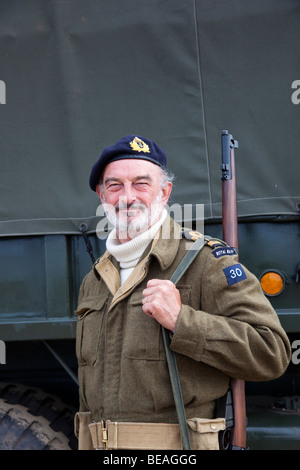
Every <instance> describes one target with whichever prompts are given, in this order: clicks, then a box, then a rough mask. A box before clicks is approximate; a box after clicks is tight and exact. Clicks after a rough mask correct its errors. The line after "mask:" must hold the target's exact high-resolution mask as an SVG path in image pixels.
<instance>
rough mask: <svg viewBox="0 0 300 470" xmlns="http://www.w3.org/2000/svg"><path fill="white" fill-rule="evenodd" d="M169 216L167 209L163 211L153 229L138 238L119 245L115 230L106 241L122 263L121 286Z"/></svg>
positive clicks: (111, 252)
mask: <svg viewBox="0 0 300 470" xmlns="http://www.w3.org/2000/svg"><path fill="white" fill-rule="evenodd" d="M166 216H167V211H166V209H163V213H162V216H161V218H160V219H159V220H158V222H156V223H155V224H154V225H152V227H150V228H149V229H148V230H146V231H145V232H142V233H141V234H140V235H138V236H137V237H135V238H133V239H132V240H129V241H128V242H125V243H119V240H118V238H117V236H116V229H113V230H112V232H111V233H110V234H109V236H108V238H107V241H106V249H107V251H108V252H109V253H110V254H111V255H113V256H114V257H115V258H116V260H117V261H118V262H119V263H120V277H121V285H122V284H123V283H124V281H126V279H127V278H128V277H129V276H130V274H131V272H132V271H133V270H134V268H135V266H136V265H137V263H138V261H139V259H140V257H141V255H142V253H143V252H144V251H145V249H146V247H147V246H148V244H149V243H150V241H151V240H153V238H154V237H155V235H156V234H157V232H158V230H159V229H160V227H161V226H162V224H163V222H164V220H165V218H166Z"/></svg>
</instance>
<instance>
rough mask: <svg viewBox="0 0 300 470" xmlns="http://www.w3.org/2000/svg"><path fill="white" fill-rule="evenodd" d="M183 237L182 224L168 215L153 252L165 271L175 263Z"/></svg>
mask: <svg viewBox="0 0 300 470" xmlns="http://www.w3.org/2000/svg"><path fill="white" fill-rule="evenodd" d="M181 238H182V231H181V228H180V226H179V225H178V224H177V223H176V222H174V220H173V219H172V218H171V217H170V216H169V215H168V216H167V217H166V220H165V221H164V223H163V225H162V227H161V232H160V236H159V239H158V241H157V243H156V245H155V246H154V248H153V250H152V252H151V255H152V256H155V257H156V259H157V260H158V262H159V264H160V267H161V269H162V270H163V271H164V270H165V269H167V268H168V267H169V266H171V264H172V263H173V261H174V259H175V256H176V254H177V251H178V247H179V243H180V239H181Z"/></svg>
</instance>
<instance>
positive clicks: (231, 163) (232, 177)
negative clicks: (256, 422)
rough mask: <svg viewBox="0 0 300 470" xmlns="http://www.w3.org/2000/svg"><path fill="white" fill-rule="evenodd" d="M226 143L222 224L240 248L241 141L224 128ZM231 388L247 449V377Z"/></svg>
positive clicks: (236, 442) (236, 430) (234, 433)
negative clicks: (238, 188)
mask: <svg viewBox="0 0 300 470" xmlns="http://www.w3.org/2000/svg"><path fill="white" fill-rule="evenodd" d="M221 142H222V165H221V170H222V177H221V179H222V224H223V240H224V241H225V242H226V243H227V244H228V245H229V246H231V247H233V248H236V250H238V247H239V246H238V245H239V242H238V220H237V200H236V172H235V158H234V149H235V148H238V142H237V141H236V140H234V139H233V137H232V135H230V134H229V133H228V131H223V132H222V136H221ZM230 388H231V394H232V405H233V420H234V426H233V428H232V429H231V443H230V448H231V449H232V450H246V426H247V417H246V400H245V383H244V381H243V380H239V379H231V381H230Z"/></svg>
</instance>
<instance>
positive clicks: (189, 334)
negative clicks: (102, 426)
mask: <svg viewBox="0 0 300 470" xmlns="http://www.w3.org/2000/svg"><path fill="white" fill-rule="evenodd" d="M186 243H187V241H186V239H185V238H183V237H182V235H181V229H180V227H179V226H178V225H177V224H176V223H174V222H173V220H172V219H170V218H169V217H167V219H166V220H165V222H164V224H163V226H162V228H161V230H160V232H159V236H158V238H157V239H155V240H154V241H153V243H150V245H149V247H148V249H147V250H146V252H145V253H144V255H143V256H142V258H141V260H140V262H139V264H138V265H137V266H136V267H135V269H134V271H133V273H132V274H131V276H130V277H129V278H128V279H127V280H126V281H125V283H124V284H123V285H122V286H121V288H120V276H119V267H118V263H117V262H116V260H114V258H113V257H112V256H111V255H109V254H108V253H105V254H104V255H103V256H102V258H100V259H99V260H98V261H97V262H96V263H95V265H94V267H93V269H92V271H91V272H90V273H88V274H87V276H86V277H85V279H84V280H83V282H82V285H81V288H80V294H79V303H78V309H77V311H76V313H77V315H78V326H77V345H76V348H77V357H78V365H79V382H80V411H81V412H90V413H91V417H92V419H93V420H94V421H96V422H99V421H101V420H111V421H115V422H136V423H138V422H143V423H176V422H177V415H176V411H175V408H174V400H173V395H172V390H171V385H170V379H169V373H168V369H167V364H166V356H165V351H164V345H163V340H162V334H161V326H160V324H159V323H158V322H157V321H156V320H155V319H153V318H150V317H149V316H147V315H145V314H144V312H143V310H142V299H143V295H142V291H143V289H145V287H146V284H147V281H148V280H150V279H154V278H155V279H157V278H159V279H170V278H171V275H172V274H173V272H174V271H175V269H176V267H177V266H178V265H179V263H180V261H181V260H182V258H183V257H184V255H185V254H186V248H187V247H186ZM177 288H178V289H179V291H180V295H181V301H182V308H181V311H180V314H179V317H178V320H177V324H176V328H175V330H174V332H170V335H171V349H172V350H173V351H174V352H175V354H176V358H177V364H178V370H179V376H180V381H181V386H182V394H183V398H184V403H185V410H186V416H187V419H189V418H213V417H214V414H215V400H216V399H217V398H219V397H221V396H223V395H224V394H225V393H226V391H227V389H228V384H229V380H230V377H233V378H240V379H243V380H246V381H266V380H272V379H275V378H277V377H279V376H280V375H282V373H283V372H284V371H285V369H286V367H287V365H288V362H289V358H290V345H289V341H288V338H287V336H286V334H285V332H284V330H283V329H282V327H281V325H280V322H279V320H278V317H277V315H276V313H275V311H274V310H273V308H272V306H271V304H270V303H269V301H268V300H267V299H266V298H265V296H264V295H263V293H262V290H261V288H260V285H259V282H258V280H257V278H256V277H255V276H254V275H253V274H251V273H250V272H249V271H248V270H247V269H246V268H245V267H244V266H243V265H241V264H240V263H239V261H238V258H237V255H236V253H235V250H233V249H229V248H228V247H225V246H223V247H217V248H213V247H210V246H204V248H203V249H202V250H201V252H200V254H199V255H198V256H197V258H196V259H195V260H194V261H193V263H192V265H191V266H190V268H189V269H188V271H187V272H186V273H185V274H184V275H183V277H182V278H181V280H180V282H179V284H178V285H177Z"/></svg>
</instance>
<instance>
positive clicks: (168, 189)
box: [162, 181, 173, 206]
mask: <svg viewBox="0 0 300 470" xmlns="http://www.w3.org/2000/svg"><path fill="white" fill-rule="evenodd" d="M172 187H173V185H172V183H171V182H170V181H168V183H167V184H166V185H165V186H163V188H162V193H163V197H162V203H163V205H164V206H165V205H166V204H167V202H168V200H169V197H170V194H171V192H172Z"/></svg>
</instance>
